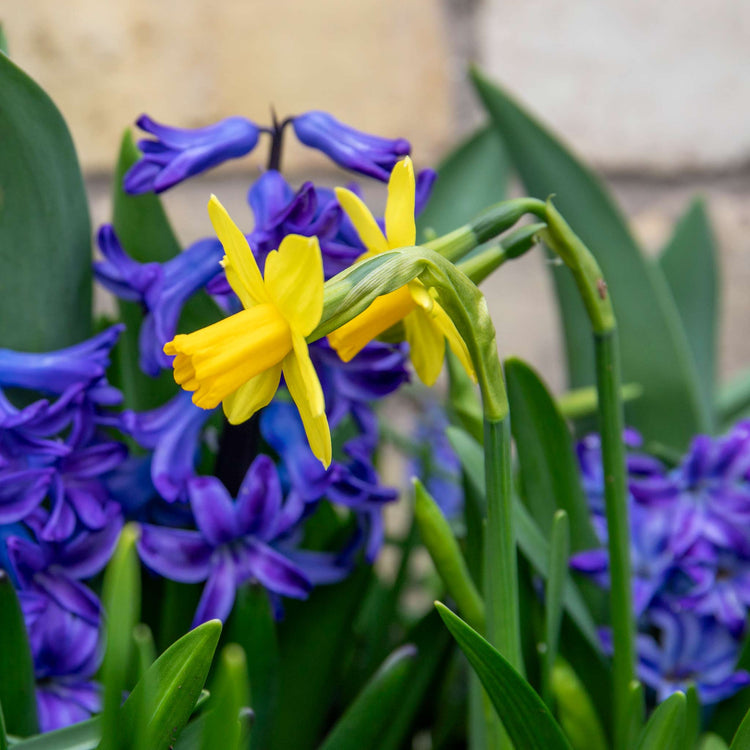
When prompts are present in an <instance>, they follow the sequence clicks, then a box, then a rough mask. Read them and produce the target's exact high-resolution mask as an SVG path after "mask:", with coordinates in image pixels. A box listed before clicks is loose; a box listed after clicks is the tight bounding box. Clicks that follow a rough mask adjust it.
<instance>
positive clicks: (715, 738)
mask: <svg viewBox="0 0 750 750" xmlns="http://www.w3.org/2000/svg"><path fill="white" fill-rule="evenodd" d="M696 747H697V748H698V750H729V745H727V743H726V742H724V740H723V739H721V737H719V735H718V734H714V733H713V732H707V733H706V734H704V735H702V736H701V738H700V740H699V741H698V744H697V746H696ZM742 747H743V748H744V747H750V745H743V746H742Z"/></svg>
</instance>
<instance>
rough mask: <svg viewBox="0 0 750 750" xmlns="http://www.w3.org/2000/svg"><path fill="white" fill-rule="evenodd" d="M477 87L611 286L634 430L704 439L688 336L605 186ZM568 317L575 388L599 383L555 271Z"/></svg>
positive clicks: (538, 190)
mask: <svg viewBox="0 0 750 750" xmlns="http://www.w3.org/2000/svg"><path fill="white" fill-rule="evenodd" d="M472 80H473V82H474V85H475V87H476V89H477V91H478V93H479V96H480V97H481V99H482V102H483V103H484V105H485V107H486V109H487V111H488V113H489V115H490V117H491V119H492V121H493V123H494V125H495V127H496V128H497V132H498V133H499V135H500V136H501V137H502V138H503V141H504V142H505V145H506V148H507V151H508V154H509V156H510V158H511V160H512V162H513V165H514V166H515V168H516V169H517V170H518V172H519V174H520V175H521V179H522V180H523V182H524V185H525V186H526V189H527V190H528V191H529V193H530V194H531V195H533V196H535V197H537V198H540V199H543V200H544V199H546V198H547V197H548V196H549V195H551V194H555V205H556V207H557V208H558V209H559V211H560V212H561V213H562V215H563V216H564V217H565V219H566V220H567V221H568V222H569V223H570V225H571V227H572V228H573V230H574V231H575V232H576V234H577V235H578V236H579V237H580V238H581V239H582V240H583V242H584V243H585V244H586V245H587V246H588V247H589V249H590V250H591V251H592V253H593V254H594V256H595V257H596V259H597V260H598V262H599V264H600V265H601V267H602V270H603V273H604V278H605V281H606V282H607V284H608V285H609V291H610V293H611V294H612V300H613V303H614V306H615V313H616V315H617V320H618V324H619V329H620V342H621V347H622V365H623V378H624V380H625V382H634V383H639V384H640V385H641V386H642V387H643V389H644V392H643V396H642V398H640V399H638V400H637V401H636V402H634V403H633V404H631V405H630V406H629V409H628V415H629V419H628V421H629V423H630V424H633V425H634V426H636V427H638V428H639V429H640V430H641V431H642V432H643V433H644V435H645V436H646V438H647V439H649V440H658V441H660V442H663V443H665V444H667V445H671V446H673V447H677V448H681V447H684V446H685V445H686V444H687V442H688V440H689V439H690V437H692V436H693V435H694V434H696V433H698V432H701V431H705V430H706V428H707V426H708V423H709V414H708V409H707V405H706V404H705V403H704V402H703V400H702V398H701V392H700V386H699V379H698V374H697V371H696V368H695V364H694V362H693V358H692V354H691V352H690V347H689V345H688V341H687V336H686V334H685V331H684V329H683V328H682V324H681V322H680V318H679V315H678V313H677V308H676V306H675V303H674V300H673V299H672V296H671V294H670V293H669V289H668V287H667V284H666V281H665V280H664V277H663V274H662V273H661V271H660V269H659V268H658V267H657V265H656V264H655V263H652V262H650V261H649V260H648V259H647V258H646V257H644V255H643V254H642V253H641V252H640V250H639V249H638V247H637V245H636V244H635V241H634V240H633V238H632V236H631V235H630V232H629V231H628V228H627V225H626V223H625V220H624V218H623V216H622V215H621V213H620V211H619V210H618V208H617V207H616V206H615V204H614V202H613V200H612V198H611V197H610V195H609V194H608V193H607V191H606V189H605V188H604V186H603V185H602V183H601V182H600V180H599V179H598V178H597V177H596V176H595V175H594V174H593V173H592V172H591V171H590V170H589V169H588V168H587V167H585V166H584V165H583V164H581V163H580V162H579V161H578V160H577V159H576V157H575V156H573V155H572V154H571V153H570V152H569V151H568V150H567V149H566V148H565V147H564V146H563V145H562V144H561V143H560V142H559V141H558V140H557V139H556V138H555V136H554V135H552V134H551V133H550V132H549V131H548V130H547V129H546V128H545V127H544V126H542V125H541V124H539V123H538V122H537V121H536V120H535V119H534V118H533V117H531V116H530V115H529V114H528V113H527V112H525V111H524V110H523V109H522V108H521V107H520V106H519V105H518V104H517V103H516V102H515V101H513V100H512V99H511V97H510V96H508V95H507V94H506V93H505V92H504V91H503V90H502V89H501V88H500V87H498V86H497V85H495V84H493V83H492V82H490V81H489V80H488V79H487V78H485V77H484V76H483V75H482V74H481V73H479V72H478V71H476V70H474V71H473V72H472ZM552 270H553V277H554V280H555V286H556V289H557V293H558V300H559V302H560V308H561V312H562V322H563V327H564V333H565V343H566V350H567V359H568V373H569V379H570V386H571V387H573V388H577V387H580V386H585V385H589V384H591V383H592V382H593V378H594V357H593V344H592V336H591V328H590V325H589V322H588V318H587V316H586V315H585V312H584V308H583V304H582V303H581V300H580V299H579V296H578V291H577V290H576V287H575V284H574V282H573V279H572V277H571V275H570V273H569V272H568V270H567V268H565V267H561V266H558V265H555V266H552Z"/></svg>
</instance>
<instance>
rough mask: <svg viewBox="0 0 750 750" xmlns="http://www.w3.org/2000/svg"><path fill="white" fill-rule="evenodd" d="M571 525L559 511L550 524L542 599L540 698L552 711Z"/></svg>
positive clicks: (563, 513) (566, 517)
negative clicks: (548, 549)
mask: <svg viewBox="0 0 750 750" xmlns="http://www.w3.org/2000/svg"><path fill="white" fill-rule="evenodd" d="M569 529H570V524H569V523H568V514H567V513H566V512H565V511H564V510H558V511H557V512H556V513H555V516H554V519H553V521H552V536H551V539H550V555H549V576H548V577H547V588H546V589H545V597H544V633H545V637H544V646H545V648H544V655H543V656H544V658H543V659H542V697H543V698H544V702H545V703H546V704H547V705H548V706H549V707H550V709H551V708H552V695H551V689H552V669H553V667H554V664H555V661H556V660H557V644H558V642H559V639H560V625H561V623H562V613H563V607H562V597H563V591H564V590H565V581H566V579H567V577H568V576H567V572H568V557H569V553H570V531H569Z"/></svg>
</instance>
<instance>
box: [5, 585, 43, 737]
mask: <svg viewBox="0 0 750 750" xmlns="http://www.w3.org/2000/svg"><path fill="white" fill-rule="evenodd" d="M0 634H1V635H0V705H2V707H3V713H4V715H5V728H6V730H7V732H8V734H14V735H17V736H19V737H26V736H28V735H30V734H34V733H35V732H37V731H38V724H37V716H36V695H35V682H34V662H33V661H32V658H31V649H30V648H29V639H28V635H27V634H26V625H25V623H24V619H23V613H22V612H21V605H20V604H19V602H18V596H16V591H15V589H14V588H13V583H12V582H11V580H10V578H9V576H8V574H7V573H6V572H5V571H4V570H0Z"/></svg>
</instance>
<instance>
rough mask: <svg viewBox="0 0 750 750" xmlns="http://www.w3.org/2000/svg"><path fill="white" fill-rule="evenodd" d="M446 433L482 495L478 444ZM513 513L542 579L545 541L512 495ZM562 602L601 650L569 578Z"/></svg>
mask: <svg viewBox="0 0 750 750" xmlns="http://www.w3.org/2000/svg"><path fill="white" fill-rule="evenodd" d="M447 435H448V440H450V443H451V445H452V446H453V450H454V451H456V454H457V455H458V457H459V459H460V460H461V464H462V466H463V469H464V473H465V475H466V477H467V478H468V481H469V483H470V484H471V485H472V487H473V488H474V489H475V491H476V494H477V496H478V497H481V498H484V497H485V490H484V468H483V461H484V459H483V453H482V447H481V446H480V445H479V444H478V443H477V442H476V440H474V438H472V437H471V436H470V435H469V434H468V433H466V432H464V431H463V430H461V429H459V428H457V427H449V428H448V429H447ZM513 513H514V522H515V531H516V538H517V541H518V547H519V549H520V551H521V553H522V554H523V555H524V557H525V558H526V559H527V560H528V561H529V562H530V563H531V565H532V566H533V567H534V569H535V570H536V572H537V573H539V575H541V576H542V577H543V578H545V579H546V578H547V576H548V571H549V543H548V542H547V540H546V539H545V537H544V534H543V533H542V532H541V530H540V529H539V527H538V526H537V524H536V522H535V521H534V519H533V518H532V517H531V515H530V514H529V512H528V510H526V507H525V506H524V505H523V504H521V502H519V500H518V499H517V498H514V502H513ZM563 601H564V603H565V610H566V612H567V613H568V614H569V615H570V617H571V618H572V620H573V621H574V622H575V624H576V627H577V628H578V629H579V630H580V631H581V634H582V635H583V636H584V638H586V640H587V641H588V642H589V644H590V645H591V647H592V649H593V650H594V651H595V652H596V653H601V646H600V644H599V639H598V637H597V635H596V625H595V624H594V621H593V620H592V618H591V615H590V613H589V611H588V609H587V607H586V604H585V602H584V601H583V598H582V597H581V594H580V591H579V590H578V588H577V587H576V585H575V584H574V582H573V581H572V580H570V579H568V581H567V585H566V586H565V593H564V597H563Z"/></svg>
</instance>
